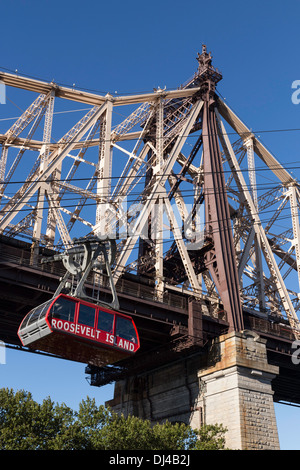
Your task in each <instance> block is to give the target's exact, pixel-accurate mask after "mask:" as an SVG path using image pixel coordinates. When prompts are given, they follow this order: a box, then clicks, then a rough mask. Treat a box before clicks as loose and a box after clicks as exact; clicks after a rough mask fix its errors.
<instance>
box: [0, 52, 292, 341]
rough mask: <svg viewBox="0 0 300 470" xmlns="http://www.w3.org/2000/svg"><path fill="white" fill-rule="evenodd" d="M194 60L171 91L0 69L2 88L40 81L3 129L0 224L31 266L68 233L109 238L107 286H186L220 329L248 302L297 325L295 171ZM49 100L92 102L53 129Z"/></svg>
mask: <svg viewBox="0 0 300 470" xmlns="http://www.w3.org/2000/svg"><path fill="white" fill-rule="evenodd" d="M197 61H198V69H197V71H196V72H195V74H194V75H193V76H192V77H191V78H190V79H189V80H188V81H187V82H186V83H185V84H184V85H181V86H180V87H179V88H178V89H177V90H165V89H164V90H163V89H155V90H154V91H153V92H152V93H146V94H135V95H129V96H114V95H113V94H109V93H108V94H107V95H106V96H101V95H99V94H95V93H89V92H86V91H81V90H76V89H72V88H68V87H62V86H59V85H57V84H55V83H45V82H42V81H39V80H34V79H30V78H26V77H21V76H18V75H15V74H9V73H2V72H0V80H1V81H2V82H3V83H4V84H5V85H6V86H7V88H8V91H7V95H9V87H14V88H19V89H22V90H24V93H25V90H26V92H30V93H29V95H30V96H32V93H37V94H38V96H37V97H36V99H35V100H34V101H33V102H31V103H30V104H29V105H28V108H27V109H26V110H25V111H24V112H23V114H22V115H21V116H20V117H19V118H18V119H17V120H16V121H15V122H14V124H13V125H12V126H11V127H10V128H9V129H8V130H6V131H5V132H3V133H2V134H0V143H1V145H2V151H1V160H0V178H1V181H0V198H1V210H0V234H2V235H4V236H6V237H11V238H18V237H20V236H22V237H27V238H28V239H29V240H30V243H31V244H32V249H31V263H32V265H33V266H34V265H35V264H36V263H37V262H38V259H39V257H38V255H39V252H40V250H41V248H42V247H44V248H47V249H51V250H54V251H55V252H61V251H62V250H67V249H68V248H70V247H72V236H73V235H72V233H74V235H75V236H78V234H79V235H80V236H85V235H94V236H98V237H103V238H104V239H106V238H107V239H115V240H116V257H115V261H114V263H113V265H112V267H111V269H112V278H113V282H114V284H115V285H116V286H117V285H118V283H119V282H120V281H121V279H122V277H123V276H124V274H125V273H130V272H132V273H136V274H138V275H139V276H141V277H143V278H145V279H147V280H148V282H149V283H152V284H153V288H154V290H155V296H156V300H157V301H160V302H162V303H163V302H164V299H165V296H166V294H168V293H169V292H174V293H176V292H179V293H182V294H184V295H187V296H188V297H190V298H192V299H195V300H196V301H197V302H199V304H200V305H201V309H202V312H204V313H205V314H207V315H210V316H212V317H215V318H221V317H224V318H226V320H227V321H228V324H229V330H231V331H240V330H242V329H243V328H244V320H243V310H244V311H245V310H248V311H249V312H251V314H253V315H256V316H257V317H258V318H264V319H267V320H269V319H271V320H272V321H277V322H283V323H285V324H288V325H289V328H290V330H291V332H292V334H293V336H294V337H295V338H299V334H300V327H299V319H298V311H299V308H300V304H299V295H298V288H299V279H300V252H299V198H300V193H299V184H298V182H297V181H296V180H295V178H294V177H292V175H291V174H290V173H289V172H288V171H287V170H286V169H285V168H284V166H283V165H281V164H280V163H279V161H278V160H277V159H276V158H275V157H274V156H273V155H272V154H271V153H270V152H269V151H268V150H267V149H266V147H265V146H264V145H263V144H262V142H261V141H260V139H259V138H258V137H257V136H256V135H255V134H254V133H253V132H252V131H251V129H250V128H249V127H247V126H246V125H245V124H244V123H243V122H242V121H241V120H240V118H239V117H238V116H237V115H236V114H235V113H234V112H233V111H232V110H231V109H230V107H229V106H228V105H227V104H226V103H225V101H224V100H223V99H222V98H221V97H220V96H219V94H218V93H217V91H216V86H217V84H218V82H219V81H220V80H221V79H222V74H221V73H220V71H218V70H217V69H216V68H215V67H214V66H213V65H212V57H211V54H210V53H208V52H207V49H206V47H205V46H203V49H202V52H201V53H199V54H198V56H197ZM26 96H27V95H26ZM58 100H60V101H63V100H67V101H69V102H76V103H81V104H84V105H88V106H89V108H88V110H87V112H86V114H85V115H84V116H83V117H82V118H81V119H80V120H79V121H78V122H75V123H74V124H73V125H72V126H71V127H70V129H66V130H65V131H64V133H63V136H62V137H60V138H57V133H58V132H60V135H62V131H61V127H63V126H61V125H60V126H58V127H56V119H57V116H56V113H55V105H56V102H57V101H58ZM120 107H122V115H124V114H126V115H127V117H126V118H125V119H123V120H120V113H119V110H120ZM41 128H42V129H41ZM32 155H34V156H35V160H34V161H33V163H30V162H32ZM262 168H263V170H262ZM26 170H27V174H26V176H25V171H26ZM262 171H263V174H262ZM267 173H269V174H270V175H272V178H273V179H272V185H269V186H268V187H267V188H266V184H265V181H266V180H263V176H264V175H266V174H267ZM262 182H263V183H264V184H263V183H262ZM12 183H15V184H14V185H13V184H12ZM12 188H13V189H12ZM15 188H17V189H15ZM268 212H271V217H270V215H269V214H268ZM282 217H284V231H283V230H282V227H281V226H280V224H278V222H279V221H280V219H281V218H282ZM95 279H97V282H99V284H101V283H102V285H103V283H105V279H104V275H103V270H98V271H97V270H96V271H95Z"/></svg>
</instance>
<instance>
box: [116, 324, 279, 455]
mask: <svg viewBox="0 0 300 470" xmlns="http://www.w3.org/2000/svg"><path fill="white" fill-rule="evenodd" d="M278 373H279V370H278V367H276V366H273V365H269V364H268V361H267V353H266V341H265V340H263V339H261V338H260V337H259V336H258V335H256V334H255V333H253V332H251V331H248V330H245V331H243V332H238V333H237V332H233V333H228V334H226V335H223V336H220V337H218V338H216V339H214V340H213V341H212V343H211V345H210V347H209V349H208V351H207V353H206V354H205V355H195V356H193V357H190V358H184V359H182V360H179V361H177V362H175V363H171V364H169V365H167V366H164V367H160V368H158V369H156V370H152V371H147V372H145V373H144V374H141V375H139V376H136V377H130V378H128V379H126V380H123V381H120V382H117V383H116V385H115V392H114V398H113V400H111V401H110V402H108V403H107V404H108V405H109V406H111V407H112V409H114V411H116V412H119V413H123V414H125V415H129V414H132V415H135V416H138V417H140V418H143V419H149V420H150V421H152V422H153V423H155V422H163V421H165V420H169V421H171V422H184V423H186V424H189V425H191V426H192V427H193V428H199V427H200V426H201V425H202V424H222V425H223V426H224V427H225V428H227V432H226V435H225V437H226V447H228V448H230V449H237V450H279V439H278V432H277V425H276V418H275V411H274V404H273V391H272V379H273V378H275V377H276V375H277V374H278Z"/></svg>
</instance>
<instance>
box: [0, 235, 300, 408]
mask: <svg viewBox="0 0 300 470" xmlns="http://www.w3.org/2000/svg"><path fill="white" fill-rule="evenodd" d="M29 258H30V246H29V245H28V244H26V243H25V242H20V241H14V242H12V241H8V240H5V239H4V238H3V239H2V240H0V340H2V341H4V342H5V344H6V345H7V346H8V347H10V346H11V347H20V348H21V344H20V341H19V339H18V336H17V330H18V327H19V325H20V323H21V321H22V319H23V318H24V316H25V315H26V314H27V313H28V311H29V310H30V309H31V308H33V307H35V306H37V305H39V304H41V303H42V302H44V301H46V300H47V299H49V298H50V297H51V296H52V294H53V292H54V291H55V289H56V287H57V285H58V283H59V277H60V276H61V274H62V273H61V272H59V270H58V271H56V272H54V271H53V270H52V272H51V271H49V270H48V271H46V270H45V269H44V270H42V269H41V267H33V266H30V263H29ZM139 281H140V279H139V280H137V279H136V280H135V279H134V278H131V279H122V280H121V282H120V284H119V287H118V297H119V301H120V309H121V311H122V312H124V313H127V314H128V313H129V314H131V315H132V316H133V318H134V320H135V322H136V325H137V328H138V330H139V333H140V338H141V345H142V346H141V349H140V351H139V352H138V354H137V355H136V356H135V357H134V358H133V359H130V360H126V361H124V362H123V364H120V365H122V366H123V368H120V369H114V368H103V370H100V371H99V372H100V374H98V376H97V377H98V381H97V382H96V383H95V384H97V385H104V384H105V383H109V382H112V381H115V380H119V379H121V378H124V376H126V375H134V374H138V373H139V372H141V371H145V367H147V368H149V370H151V369H152V368H155V367H157V366H159V365H160V364H163V363H167V362H168V361H169V362H172V361H174V360H178V359H180V358H182V357H189V356H191V355H195V354H198V355H199V361H200V360H201V362H202V361H203V360H205V356H206V347H207V345H208V344H209V340H210V339H212V338H213V337H217V336H219V335H220V334H223V333H226V331H227V328H228V324H227V323H226V321H224V320H220V319H216V318H212V317H208V316H205V315H202V319H201V321H202V330H201V335H200V336H199V334H198V335H197V337H196V338H193V337H191V335H190V334H189V332H188V322H189V308H188V304H189V299H188V298H187V297H186V296H184V295H182V296H180V295H177V296H174V295H170V297H169V300H168V304H165V303H160V302H157V301H155V300H154V299H153V298H151V289H150V288H149V287H148V286H145V285H143V284H141V283H140V282H139ZM103 295H104V296H105V295H108V294H107V293H106V291H105V290H104V291H103ZM244 321H245V327H246V328H248V329H252V330H254V331H256V332H257V333H259V334H260V336H261V337H263V338H265V339H266V340H267V350H268V357H269V362H270V364H274V365H277V366H279V370H280V373H279V375H278V376H277V377H276V378H275V379H274V380H273V384H272V385H273V390H274V400H275V401H285V402H292V403H295V404H300V369H299V367H300V366H298V365H295V364H293V362H292V360H291V356H292V354H293V352H294V349H292V342H293V338H292V336H291V335H289V334H286V332H284V331H281V330H280V329H279V328H277V329H276V328H275V329H274V326H272V325H270V324H269V322H268V321H266V320H262V319H259V320H258V319H257V318H255V317H253V316H252V315H250V314H249V313H247V312H244ZM200 358H201V359H200ZM203 358H204V359H203ZM199 363H200V362H199ZM94 377H96V375H95V376H94ZM99 377H100V378H99Z"/></svg>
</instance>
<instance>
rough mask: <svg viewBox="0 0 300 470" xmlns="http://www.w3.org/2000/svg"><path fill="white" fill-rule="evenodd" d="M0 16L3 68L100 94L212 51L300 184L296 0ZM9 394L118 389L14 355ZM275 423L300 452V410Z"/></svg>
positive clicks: (240, 104)
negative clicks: (12, 390) (94, 384)
mask: <svg viewBox="0 0 300 470" xmlns="http://www.w3.org/2000/svg"><path fill="white" fill-rule="evenodd" d="M0 9H1V10H0V12H1V39H0V41H1V42H0V67H2V68H6V69H10V70H16V69H17V70H18V71H19V72H20V73H24V74H27V75H31V76H34V77H40V78H41V79H45V80H49V81H51V80H52V79H54V80H55V81H56V82H57V83H62V84H70V85H72V84H73V83H75V84H76V86H78V87H83V88H88V89H93V90H98V91H100V92H104V93H106V92H112V93H113V92H115V91H118V92H119V93H135V92H142V91H152V89H153V87H157V86H161V87H164V86H166V87H167V88H176V87H177V86H178V85H179V84H180V83H182V82H184V81H185V80H186V79H187V78H188V77H190V76H191V75H192V74H193V73H194V71H195V70H196V67H197V62H196V59H195V58H196V55H197V52H198V51H201V45H202V43H204V44H206V45H207V47H208V49H209V51H212V54H213V61H214V62H213V63H214V65H215V66H217V67H218V68H220V70H221V71H222V73H223V80H222V82H221V83H220V84H219V86H218V89H219V91H220V92H221V93H222V95H223V96H224V97H226V99H227V102H228V103H229V105H230V106H231V107H232V108H233V109H234V110H235V111H236V113H237V114H238V115H239V116H240V117H241V118H242V119H243V121H244V122H245V123H247V124H248V125H249V126H250V127H251V128H252V129H253V130H254V131H261V134H260V135H261V138H262V140H263V142H264V143H265V144H266V145H267V147H268V148H269V149H270V150H271V151H272V152H273V153H274V154H275V155H276V157H277V158H278V160H279V161H281V162H282V163H283V164H285V165H287V166H289V168H291V166H292V165H294V167H295V168H294V170H293V174H294V176H295V177H298V179H300V178H299V176H300V171H299V165H297V163H296V164H295V162H298V161H299V137H300V132H298V131H289V132H278V131H279V130H282V129H296V128H300V105H294V104H292V102H291V94H292V89H291V84H292V82H293V81H294V80H299V79H300V61H299V17H300V3H299V2H298V1H297V0H288V1H287V2H282V1H278V0H274V1H272V2H270V1H267V0H260V1H258V0H252V2H250V3H247V4H246V3H245V2H241V1H238V0H227V1H226V2H225V1H224V0H215V1H214V2H207V1H202V0H190V1H188V2H183V1H178V0H172V1H169V0H163V1H162V0H161V1H157V0H152V1H151V2H146V3H145V2H140V1H139V2H138V1H136V0H134V1H130V0H128V1H127V2H124V1H120V0H114V1H113V2H99V1H89V0H86V1H85V2H81V1H78V0H73V1H72V2H71V1H69V0H63V1H62V0H60V1H57V0H51V1H48V0H43V1H40V0H39V1H38V0H32V1H30V0H27V1H26V0H10V1H9V2H7V1H3V0H1V1H0ZM3 117H7V112H6V108H5V106H4V105H0V119H1V118H3ZM266 131H272V132H266ZM275 131H276V132H275ZM4 386H5V387H12V388H15V389H19V388H24V389H26V390H29V391H31V392H32V393H33V396H34V398H35V399H37V400H42V399H43V398H45V397H46V396H48V395H50V396H51V398H52V399H53V400H55V401H58V402H65V403H67V404H68V405H70V406H72V407H74V408H75V407H76V406H77V404H78V403H79V401H80V400H81V398H85V397H86V395H89V396H96V397H97V400H98V403H102V402H103V401H105V400H106V399H108V398H110V397H112V387H106V388H105V389H97V388H94V387H90V386H89V385H88V384H87V382H86V380H85V376H84V365H80V364H72V363H69V362H66V361H63V360H62V361H53V360H50V359H48V358H43V357H39V356H35V355H31V354H25V353H16V352H13V351H10V350H8V351H7V363H6V365H1V364H0V387H4ZM276 415H277V420H278V428H279V434H280V440H281V448H282V449H300V440H299V437H298V436H299V433H298V432H297V431H296V429H297V428H296V423H297V421H298V420H299V417H300V409H297V408H292V407H287V406H283V405H280V406H279V405H278V406H276Z"/></svg>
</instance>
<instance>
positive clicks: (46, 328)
mask: <svg viewBox="0 0 300 470" xmlns="http://www.w3.org/2000/svg"><path fill="white" fill-rule="evenodd" d="M18 336H19V338H20V340H21V342H22V344H23V346H28V347H29V348H31V349H34V350H39V351H44V352H48V353H50V354H54V355H56V356H60V357H63V358H65V359H70V360H72V361H77V362H84V363H87V364H91V365H95V366H99V367H101V366H103V365H107V364H114V363H116V362H118V361H119V360H121V359H125V358H126V357H129V356H131V355H133V354H135V353H136V352H137V350H138V349H139V347H140V340H139V335H138V332H137V328H136V326H135V323H134V321H133V319H132V318H131V317H130V316H127V315H124V314H122V313H119V312H115V311H113V310H110V309H108V308H105V307H102V306H100V305H95V304H92V303H90V302H86V301H85V300H82V299H78V298H75V297H71V296H68V295H65V294H60V295H58V296H57V297H55V298H52V299H51V300H49V301H47V302H45V303H44V304H42V305H39V306H38V307H36V308H34V309H33V310H31V311H30V312H29V313H28V314H27V315H26V317H25V318H24V320H23V321H22V323H21V325H20V327H19V330H18Z"/></svg>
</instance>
